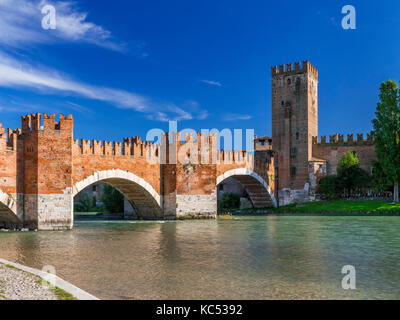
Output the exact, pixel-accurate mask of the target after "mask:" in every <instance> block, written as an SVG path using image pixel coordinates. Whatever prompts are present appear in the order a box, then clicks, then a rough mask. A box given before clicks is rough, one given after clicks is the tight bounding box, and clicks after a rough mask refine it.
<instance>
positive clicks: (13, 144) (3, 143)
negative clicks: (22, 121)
mask: <svg viewBox="0 0 400 320" xmlns="http://www.w3.org/2000/svg"><path fill="white" fill-rule="evenodd" d="M20 135H21V129H16V130H13V129H10V128H8V129H7V133H6V130H5V128H3V126H2V123H1V122H0V152H4V151H17V141H18V137H19V136H20Z"/></svg>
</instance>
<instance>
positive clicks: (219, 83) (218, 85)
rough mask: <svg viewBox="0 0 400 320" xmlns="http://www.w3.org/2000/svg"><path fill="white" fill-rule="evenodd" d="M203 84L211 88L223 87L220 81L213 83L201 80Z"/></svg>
mask: <svg viewBox="0 0 400 320" xmlns="http://www.w3.org/2000/svg"><path fill="white" fill-rule="evenodd" d="M201 82H203V83H206V84H209V85H211V86H216V87H222V84H221V82H218V81H212V80H201Z"/></svg>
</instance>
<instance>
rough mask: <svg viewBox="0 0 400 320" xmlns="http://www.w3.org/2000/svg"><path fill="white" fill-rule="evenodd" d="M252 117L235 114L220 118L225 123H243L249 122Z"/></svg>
mask: <svg viewBox="0 0 400 320" xmlns="http://www.w3.org/2000/svg"><path fill="white" fill-rule="evenodd" d="M251 118H252V117H251V116H250V115H248V114H235V113H227V114H225V115H223V116H222V120H225V121H245V120H250V119H251Z"/></svg>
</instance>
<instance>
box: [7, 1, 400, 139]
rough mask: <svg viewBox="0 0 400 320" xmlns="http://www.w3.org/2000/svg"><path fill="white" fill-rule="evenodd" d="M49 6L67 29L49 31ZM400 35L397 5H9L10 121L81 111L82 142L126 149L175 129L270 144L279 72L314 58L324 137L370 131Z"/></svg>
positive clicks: (392, 74)
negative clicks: (236, 134)
mask: <svg viewBox="0 0 400 320" xmlns="http://www.w3.org/2000/svg"><path fill="white" fill-rule="evenodd" d="M46 3H47V4H52V5H54V7H55V8H56V10H57V20H56V21H57V29H56V30H43V29H42V28H41V20H42V17H43V16H44V15H43V14H42V13H41V8H42V7H43V6H44V5H45V4H46ZM346 4H351V5H353V6H354V7H355V8H356V13H357V29H356V30H343V29H342V27H341V20H342V18H343V16H344V15H343V14H342V13H341V9H342V7H343V6H344V5H346ZM399 31H400V2H399V1H397V0H390V1H389V0H383V1H379V2H378V1H366V0H363V1H311V0H310V1H307V0H304V1H265V0H264V1H232V0H230V1H225V0H222V1H221V0H213V1H208V0H202V1H195V0H191V1H188V0H185V1H161V0H159V1H154V0H146V1H126V0H113V1H105V0H104V1H98V0H96V1H94V0H90V1H89V0H81V1H79V2H73V1H40V0H30V1H28V0H0V122H2V123H3V126H4V127H11V128H17V127H20V116H21V115H22V114H28V113H35V112H42V113H43V112H46V113H52V112H55V113H59V112H62V113H65V114H68V113H72V114H73V115H74V119H75V138H85V139H98V140H103V139H106V140H118V141H119V140H121V139H122V138H123V137H128V136H137V135H138V136H142V137H145V135H146V132H147V131H148V130H150V129H152V128H162V129H165V130H167V128H168V124H167V122H165V121H166V120H168V119H170V120H178V121H179V123H178V126H179V128H180V129H183V128H187V127H190V128H194V129H201V128H209V129H212V128H217V129H220V130H221V129H223V128H242V129H247V128H251V129H255V132H256V134H258V135H259V136H261V135H265V134H267V135H270V133H271V94H270V91H271V89H270V67H271V66H272V65H279V64H284V63H290V62H295V61H303V60H306V59H308V60H310V61H311V63H312V64H313V65H314V66H315V67H317V68H318V70H319V80H320V82H319V133H320V135H329V134H333V133H336V132H338V133H344V134H347V133H361V132H364V133H366V132H369V131H370V130H371V119H372V118H373V116H374V111H375V107H376V102H377V95H378V89H379V85H380V83H381V82H382V81H385V80H387V79H389V78H391V79H394V80H399V79H400V59H399V56H398V53H399V52H400V37H399Z"/></svg>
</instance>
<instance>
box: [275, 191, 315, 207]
mask: <svg viewBox="0 0 400 320" xmlns="http://www.w3.org/2000/svg"><path fill="white" fill-rule="evenodd" d="M314 200H315V196H312V195H310V193H309V190H308V189H306V188H304V189H300V190H291V189H282V190H279V205H280V206H286V205H288V204H291V203H302V202H309V201H314Z"/></svg>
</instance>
